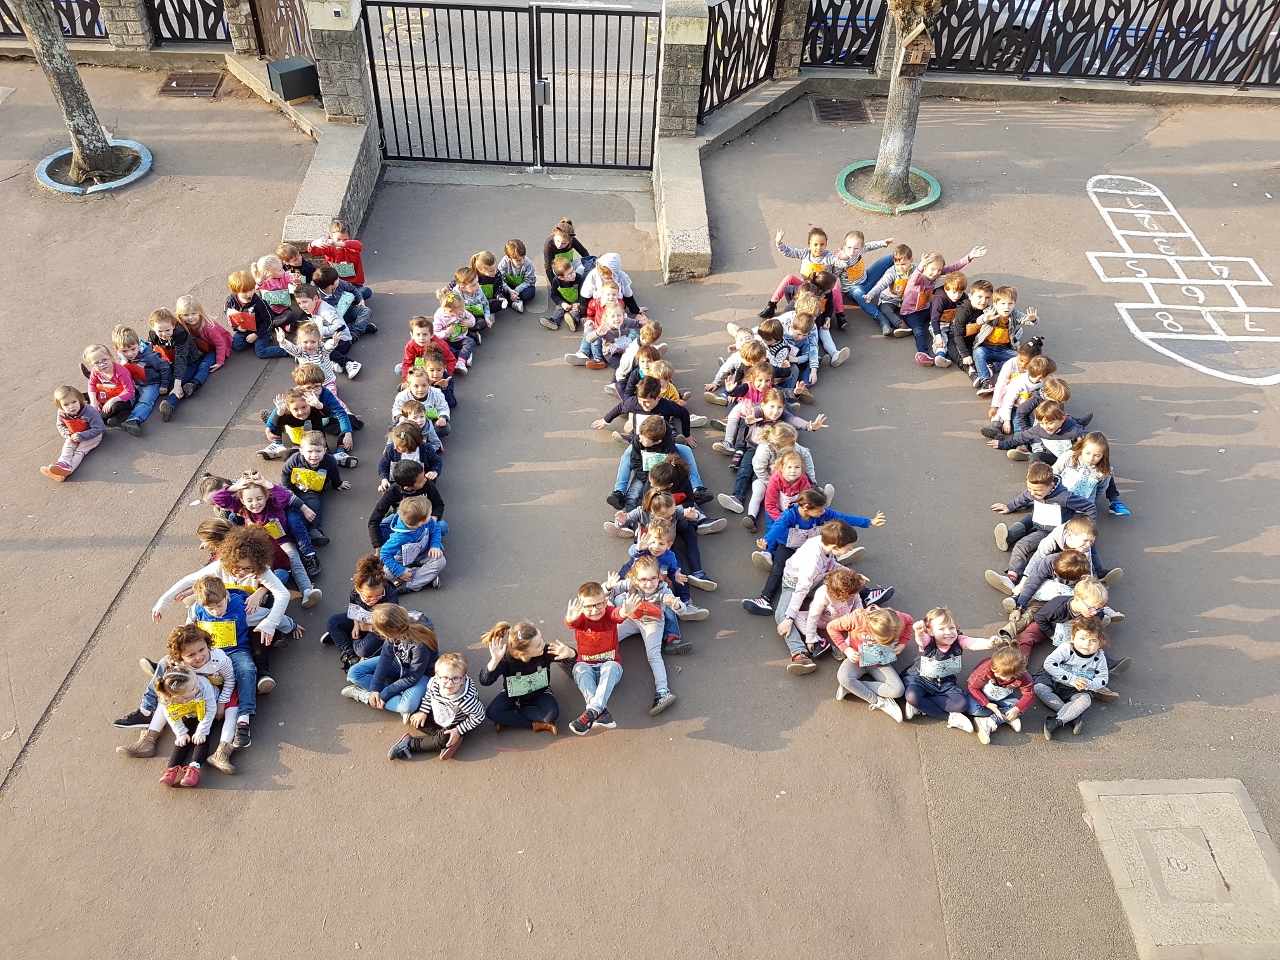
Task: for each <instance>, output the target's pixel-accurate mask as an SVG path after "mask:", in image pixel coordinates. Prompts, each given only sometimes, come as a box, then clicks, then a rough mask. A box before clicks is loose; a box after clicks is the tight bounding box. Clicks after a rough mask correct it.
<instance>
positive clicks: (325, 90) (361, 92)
mask: <svg viewBox="0 0 1280 960" xmlns="http://www.w3.org/2000/svg"><path fill="white" fill-rule="evenodd" d="M311 47H312V50H313V51H314V53H315V63H316V73H317V74H318V75H319V77H320V93H321V96H322V97H323V98H324V112H325V117H326V119H328V120H329V121H330V122H333V123H367V122H368V121H369V114H370V108H371V105H372V103H373V90H372V88H371V87H370V82H369V64H368V55H367V53H366V52H365V47H364V37H363V36H362V35H361V33H360V31H359V30H317V29H316V28H315V27H314V26H312V28H311Z"/></svg>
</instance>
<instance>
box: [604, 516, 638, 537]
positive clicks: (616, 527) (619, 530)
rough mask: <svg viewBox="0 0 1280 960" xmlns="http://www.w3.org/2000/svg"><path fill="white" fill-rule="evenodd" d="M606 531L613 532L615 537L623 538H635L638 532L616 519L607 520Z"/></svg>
mask: <svg viewBox="0 0 1280 960" xmlns="http://www.w3.org/2000/svg"><path fill="white" fill-rule="evenodd" d="M604 532H605V533H611V534H613V535H614V536H615V537H620V538H621V539H623V540H634V539H635V538H636V532H635V531H634V530H632V529H631V528H630V527H624V526H622V524H620V523H618V522H617V521H616V520H606V521H605V523H604Z"/></svg>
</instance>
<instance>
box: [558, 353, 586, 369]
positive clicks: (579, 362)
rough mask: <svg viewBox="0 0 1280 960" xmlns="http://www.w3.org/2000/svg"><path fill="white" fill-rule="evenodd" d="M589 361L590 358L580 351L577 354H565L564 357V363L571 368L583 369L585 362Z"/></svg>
mask: <svg viewBox="0 0 1280 960" xmlns="http://www.w3.org/2000/svg"><path fill="white" fill-rule="evenodd" d="M590 359H591V358H590V357H588V356H587V355H586V354H585V353H583V352H582V351H581V350H579V351H578V352H577V353H566V354H565V355H564V362H565V363H567V364H569V366H571V367H585V366H586V365H587V361H588V360H590Z"/></svg>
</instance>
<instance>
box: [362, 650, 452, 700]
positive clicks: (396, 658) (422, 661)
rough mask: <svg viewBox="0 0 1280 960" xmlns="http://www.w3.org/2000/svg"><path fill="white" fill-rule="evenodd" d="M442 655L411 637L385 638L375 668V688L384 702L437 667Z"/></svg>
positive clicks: (402, 691)
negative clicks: (437, 661)
mask: <svg viewBox="0 0 1280 960" xmlns="http://www.w3.org/2000/svg"><path fill="white" fill-rule="evenodd" d="M438 658H439V654H438V653H437V652H436V651H435V650H432V649H431V648H430V647H428V646H427V645H426V644H425V643H417V642H416V641H413V640H410V639H409V638H408V637H401V638H400V639H398V640H383V641H382V649H381V650H380V651H378V665H377V666H376V667H374V670H373V689H374V690H377V691H378V696H380V697H381V698H382V699H383V701H384V702H385V701H387V700H390V699H391V698H392V697H397V696H399V695H400V694H402V693H404V692H405V691H406V690H408V689H409V688H410V687H412V686H413V685H414V684H416V683H417V682H418V681H419V680H421V679H422V678H423V677H424V676H426V674H427V672H428V671H431V670H434V669H435V666H436V660H437V659H438Z"/></svg>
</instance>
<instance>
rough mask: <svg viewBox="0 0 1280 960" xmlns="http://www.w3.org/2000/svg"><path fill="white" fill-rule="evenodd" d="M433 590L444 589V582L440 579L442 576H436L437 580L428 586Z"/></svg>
mask: <svg viewBox="0 0 1280 960" xmlns="http://www.w3.org/2000/svg"><path fill="white" fill-rule="evenodd" d="M427 586H428V587H430V588H431V589H432V590H440V589H442V588H443V587H444V581H442V580H441V579H440V574H438V573H437V574H436V578H435V579H434V580H432V581H431V582H430V583H428V584H427Z"/></svg>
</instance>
